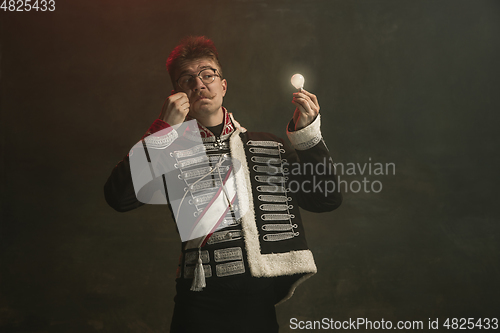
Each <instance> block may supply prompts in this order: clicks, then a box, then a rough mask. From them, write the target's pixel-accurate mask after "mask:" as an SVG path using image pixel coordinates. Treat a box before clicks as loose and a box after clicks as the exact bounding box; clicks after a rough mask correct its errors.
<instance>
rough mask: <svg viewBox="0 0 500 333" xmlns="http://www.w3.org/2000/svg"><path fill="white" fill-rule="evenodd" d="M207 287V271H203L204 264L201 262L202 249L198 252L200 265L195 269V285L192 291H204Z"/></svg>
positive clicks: (193, 284)
mask: <svg viewBox="0 0 500 333" xmlns="http://www.w3.org/2000/svg"><path fill="white" fill-rule="evenodd" d="M206 286H207V284H206V282H205V270H204V269H203V262H202V261H201V249H200V250H199V251H198V263H197V264H196V267H195V269H194V278H193V283H192V284H191V291H202V290H203V288H205V287H206Z"/></svg>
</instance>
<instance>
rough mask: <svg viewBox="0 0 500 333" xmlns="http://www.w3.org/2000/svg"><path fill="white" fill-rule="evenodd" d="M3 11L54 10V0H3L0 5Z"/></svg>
mask: <svg viewBox="0 0 500 333" xmlns="http://www.w3.org/2000/svg"><path fill="white" fill-rule="evenodd" d="M0 9H2V10H3V11H4V12H6V11H9V12H30V11H35V10H36V11H37V12H38V11H42V12H46V11H50V12H53V11H54V10H56V2H55V1H54V0H4V1H3V2H2V5H1V6H0Z"/></svg>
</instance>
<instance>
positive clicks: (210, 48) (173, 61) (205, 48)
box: [167, 36, 222, 83]
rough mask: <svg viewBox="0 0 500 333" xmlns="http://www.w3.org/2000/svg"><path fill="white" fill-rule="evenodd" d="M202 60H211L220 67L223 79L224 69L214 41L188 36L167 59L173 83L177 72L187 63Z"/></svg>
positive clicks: (219, 70)
mask: <svg viewBox="0 0 500 333" xmlns="http://www.w3.org/2000/svg"><path fill="white" fill-rule="evenodd" d="M200 58H209V59H211V60H213V61H214V62H215V64H216V65H217V66H218V67H219V68H218V72H219V74H220V75H221V78H222V68H221V66H220V62H219V54H218V53H217V49H216V48H215V44H214V42H213V41H211V40H210V39H208V38H207V37H205V36H188V37H185V38H184V39H182V40H181V42H180V43H179V44H178V45H177V46H176V47H175V48H174V50H173V51H172V52H171V53H170V55H169V56H168V59H167V70H168V73H169V74H170V79H171V80H172V83H174V80H175V77H174V75H175V71H176V70H177V69H179V68H180V67H181V66H182V65H183V64H184V63H185V62H186V61H189V60H196V59H200Z"/></svg>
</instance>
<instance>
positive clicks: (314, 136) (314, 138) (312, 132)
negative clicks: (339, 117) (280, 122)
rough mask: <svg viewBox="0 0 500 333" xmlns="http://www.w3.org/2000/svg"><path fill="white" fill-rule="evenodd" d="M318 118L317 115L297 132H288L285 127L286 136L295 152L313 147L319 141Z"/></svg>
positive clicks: (319, 122)
mask: <svg viewBox="0 0 500 333" xmlns="http://www.w3.org/2000/svg"><path fill="white" fill-rule="evenodd" d="M320 117H321V115H320V114H318V116H317V117H316V119H314V121H313V122H312V123H310V124H309V125H307V126H306V127H304V128H302V129H300V130H298V131H294V132H289V131H288V127H287V130H286V135H287V136H288V139H289V140H290V143H291V144H292V146H293V148H295V149H296V150H306V149H309V148H312V147H314V146H315V145H317V144H318V142H320V141H321V138H322V136H321V129H320V126H321V119H320Z"/></svg>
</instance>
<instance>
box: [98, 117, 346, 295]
mask: <svg viewBox="0 0 500 333" xmlns="http://www.w3.org/2000/svg"><path fill="white" fill-rule="evenodd" d="M224 119H225V125H224V129H223V131H222V134H221V136H220V137H214V136H213V135H210V134H211V133H210V131H208V130H207V129H206V128H204V127H203V126H201V125H199V128H200V131H201V137H202V143H201V142H200V144H199V145H196V144H194V145H192V146H191V148H188V149H185V147H186V146H185V145H182V144H179V143H180V142H182V140H189V139H190V138H189V137H188V138H186V137H185V135H184V133H179V132H178V131H177V130H176V129H175V128H172V127H170V126H169V125H168V124H167V123H165V122H163V121H161V120H159V119H157V120H155V122H154V123H153V125H152V126H151V127H150V129H149V130H148V132H147V133H146V135H145V136H144V137H143V139H142V140H141V142H142V147H144V151H145V158H147V160H148V162H149V165H150V166H151V167H150V169H151V173H152V174H153V176H152V177H151V179H149V178H148V179H145V180H144V179H143V180H142V182H143V183H144V184H147V185H146V186H145V187H144V189H147V188H148V187H149V188H148V189H147V190H144V191H142V190H141V189H137V188H136V189H134V184H133V179H132V178H133V176H132V173H131V163H130V160H131V158H132V157H131V156H130V155H131V153H133V154H136V150H135V149H133V150H131V152H130V153H129V155H127V156H126V157H125V158H124V159H123V160H122V161H121V162H120V163H118V165H117V166H116V167H115V168H114V169H113V171H112V174H111V176H110V177H109V179H108V181H107V182H106V184H105V186H104V193H105V198H106V201H107V202H108V204H109V205H110V206H111V207H113V208H114V209H115V210H117V211H120V212H125V211H129V210H132V209H134V208H137V207H139V206H141V205H143V204H144V203H145V202H151V200H152V199H151V196H152V195H153V194H154V193H155V192H158V191H159V192H161V193H162V194H163V196H164V197H165V198H166V199H167V200H165V202H163V203H168V204H169V208H170V210H171V212H172V215H173V216H174V219H175V218H176V217H177V218H178V219H179V215H178V213H179V212H180V211H181V210H182V211H184V212H188V214H191V213H193V214H194V216H195V217H196V216H198V215H202V214H203V213H207V211H208V213H210V211H209V210H208V208H209V207H210V203H211V202H213V201H214V198H215V197H216V195H217V193H219V194H220V193H221V191H222V190H226V189H225V188H224V189H222V188H221V182H222V183H223V182H224V177H226V178H227V175H228V174H229V172H231V170H233V171H234V172H233V173H232V176H233V178H234V189H235V192H236V195H235V200H234V202H233V204H234V207H233V206H232V208H234V210H236V212H237V213H238V214H236V215H235V214H234V210H233V213H231V211H228V212H227V213H225V214H224V216H223V218H221V219H220V220H219V221H218V224H217V228H214V229H213V230H211V232H210V234H209V235H208V237H206V239H205V241H204V242H203V244H202V246H201V250H202V251H201V259H202V261H203V268H204V272H205V276H206V277H207V279H210V278H212V277H213V278H224V277H226V276H235V275H238V274H243V273H245V274H250V275H251V276H252V277H256V278H259V277H276V278H278V279H279V281H281V285H280V288H279V290H278V293H279V297H278V299H279V300H280V303H281V302H283V301H285V300H286V299H288V298H290V297H291V296H292V294H293V292H294V290H295V288H296V286H297V285H298V284H300V283H301V282H303V281H304V280H305V279H307V278H309V277H310V276H312V275H313V274H315V273H316V271H317V269H316V265H315V262H314V258H313V255H312V253H311V251H310V250H309V248H308V246H307V242H306V238H305V232H304V226H303V221H302V220H301V216H300V211H299V207H301V208H303V209H305V210H308V211H313V212H328V211H332V210H334V209H336V208H337V207H338V206H339V205H340V204H341V201H342V196H341V194H340V192H339V190H338V184H337V179H336V176H335V172H334V171H335V167H334V166H333V163H332V160H331V157H330V155H329V152H328V149H327V147H326V145H325V143H324V141H323V139H322V136H321V131H320V115H318V116H317V118H316V119H315V120H314V121H313V122H312V123H311V124H310V125H308V126H307V127H305V128H303V129H301V130H298V131H293V130H292V129H293V126H294V125H293V120H292V121H291V122H290V123H289V126H288V130H287V135H288V138H289V140H290V142H291V143H292V147H290V146H289V145H288V144H286V143H285V142H284V141H283V140H282V139H280V138H278V137H276V136H275V135H273V134H270V133H263V132H248V131H246V129H244V128H242V127H241V126H240V125H239V124H238V123H237V122H236V121H235V120H234V119H233V118H232V116H231V115H230V114H229V113H228V112H227V110H225V109H224ZM157 133H161V134H162V135H157ZM148 148H149V149H148ZM155 148H156V149H167V148H168V149H169V153H168V154H163V155H162V157H158V158H155V157H154V156H155V155H154V154H155V151H154V149H155ZM200 149H201V150H204V151H205V154H201V155H198V153H199V152H200ZM141 154H142V153H141ZM222 155H224V156H223V157H224V158H225V157H226V156H228V157H230V158H231V159H228V161H229V162H228V163H229V164H227V163H226V165H224V163H219V164H218V166H219V171H220V170H222V171H223V174H222V175H219V176H218V177H217V176H216V174H212V175H210V177H209V178H208V179H207V178H203V179H199V178H201V177H202V175H203V177H205V176H206V173H204V170H205V169H207V170H211V169H210V166H213V165H214V164H215V163H216V162H217V161H218V162H220V161H221V156H222ZM231 160H233V161H237V162H238V165H235V166H234V169H231V163H230V161H231ZM203 163H205V164H203ZM159 164H163V165H164V166H165V168H163V170H165V169H168V170H169V172H166V173H165V172H163V174H162V175H159V174H158V168H157V167H156V166H157V165H159ZM146 165H147V164H146ZM206 165H208V166H206ZM155 171H156V175H154V174H155ZM148 172H149V171H148ZM148 172H146V173H148ZM135 177H136V178H137V176H135ZM155 177H156V178H155ZM197 177H198V179H197ZM143 178H144V177H143ZM146 178H147V177H146ZM152 179H156V181H152ZM134 181H136V179H134ZM176 182H177V183H178V184H179V188H184V190H185V191H186V193H185V196H184V197H183V198H182V200H179V201H178V202H180V206H179V205H178V206H173V205H170V204H171V203H172V202H174V201H175V200H174V198H169V196H168V194H169V193H170V195H171V196H172V193H171V192H169V193H167V191H166V190H165V187H170V186H177V183H176ZM136 184H137V181H136ZM167 184H168V185H167ZM183 184H187V186H184V185H183ZM190 184H191V185H193V184H194V185H193V186H190ZM136 187H137V186H136ZM141 191H142V192H141ZM217 191H218V192H217ZM220 196H223V195H222V194H220ZM138 198H139V199H140V201H139V199H138ZM168 199H170V200H168ZM175 199H179V197H176V198H175ZM148 200H149V201H148ZM155 200H157V201H158V199H155ZM160 201H161V200H160ZM156 203H161V202H156ZM197 214H198V215H197ZM176 215H177V216H176ZM188 243H189V242H184V243H183V248H182V252H183V255H182V256H181V263H180V267H179V270H178V278H188V279H189V278H192V277H193V271H194V265H195V263H196V260H197V259H198V257H197V254H198V251H197V249H195V248H189V246H186V244H188ZM195 250H196V252H194V251H195Z"/></svg>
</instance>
